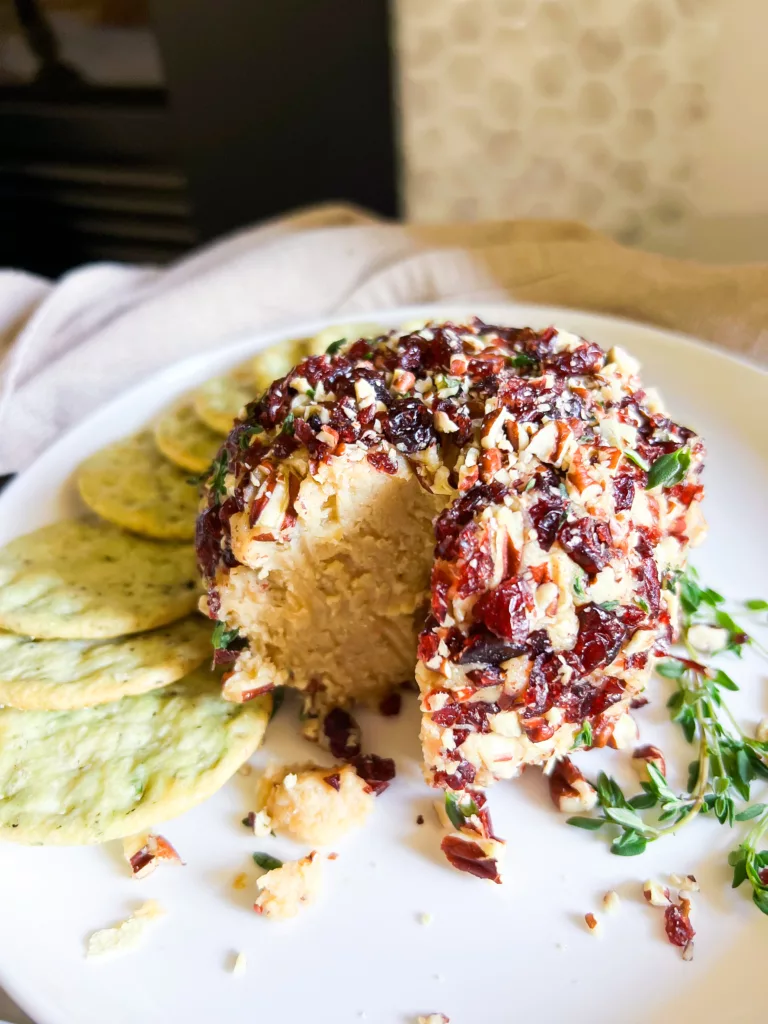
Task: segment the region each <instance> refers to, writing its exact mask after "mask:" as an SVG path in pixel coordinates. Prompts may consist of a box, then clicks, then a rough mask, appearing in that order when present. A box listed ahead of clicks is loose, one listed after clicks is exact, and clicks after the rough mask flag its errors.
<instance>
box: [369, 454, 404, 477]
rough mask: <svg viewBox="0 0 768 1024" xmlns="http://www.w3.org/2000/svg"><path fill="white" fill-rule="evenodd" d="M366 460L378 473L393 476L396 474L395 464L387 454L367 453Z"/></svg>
mask: <svg viewBox="0 0 768 1024" xmlns="http://www.w3.org/2000/svg"><path fill="white" fill-rule="evenodd" d="M366 459H367V460H368V462H370V464H371V465H372V466H373V468H374V469H377V470H378V471H379V472H380V473H386V474H387V475H388V476H394V475H395V474H396V473H397V463H396V462H395V460H394V459H391V458H390V457H389V452H369V453H368V455H366Z"/></svg>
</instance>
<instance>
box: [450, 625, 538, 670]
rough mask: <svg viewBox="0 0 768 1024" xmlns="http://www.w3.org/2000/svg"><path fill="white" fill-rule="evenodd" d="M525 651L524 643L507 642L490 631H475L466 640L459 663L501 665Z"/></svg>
mask: <svg viewBox="0 0 768 1024" xmlns="http://www.w3.org/2000/svg"><path fill="white" fill-rule="evenodd" d="M525 651H526V647H525V644H514V643H507V642H505V641H504V640H500V639H499V638H498V637H496V636H493V635H492V634H491V633H476V634H474V635H473V636H470V637H469V639H468V640H467V643H466V646H465V647H464V650H463V651H462V652H461V655H460V657H459V664H460V665H474V664H477V665H501V663H502V662H504V661H508V660H509V659H510V658H515V657H517V656H518V655H519V654H524V653H525Z"/></svg>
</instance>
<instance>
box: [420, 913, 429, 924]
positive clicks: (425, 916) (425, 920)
mask: <svg viewBox="0 0 768 1024" xmlns="http://www.w3.org/2000/svg"><path fill="white" fill-rule="evenodd" d="M419 924H423V925H430V924H432V915H431V914H419Z"/></svg>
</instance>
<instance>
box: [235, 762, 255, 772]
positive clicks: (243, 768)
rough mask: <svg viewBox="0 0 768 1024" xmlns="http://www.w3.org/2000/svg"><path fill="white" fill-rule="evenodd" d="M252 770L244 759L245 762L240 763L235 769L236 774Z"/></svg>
mask: <svg viewBox="0 0 768 1024" xmlns="http://www.w3.org/2000/svg"><path fill="white" fill-rule="evenodd" d="M252 771H253V768H252V767H251V766H250V765H249V764H248V762H247V761H246V762H245V764H241V765H240V767H239V768H238V769H237V774H238V775H250V774H251V772H252Z"/></svg>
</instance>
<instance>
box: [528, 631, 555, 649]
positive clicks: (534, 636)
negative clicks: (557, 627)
mask: <svg viewBox="0 0 768 1024" xmlns="http://www.w3.org/2000/svg"><path fill="white" fill-rule="evenodd" d="M527 647H528V650H529V651H530V653H531V654H532V655H536V654H547V653H548V652H550V651H551V650H552V641H551V640H550V638H549V632H548V631H547V630H546V629H536V630H534V632H533V633H531V634H530V636H529V637H528V644H527Z"/></svg>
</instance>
